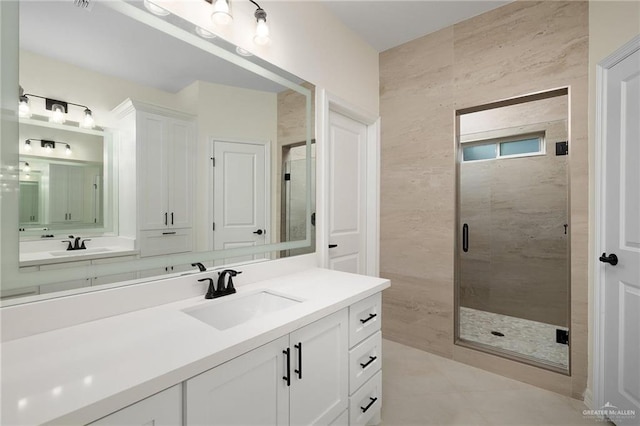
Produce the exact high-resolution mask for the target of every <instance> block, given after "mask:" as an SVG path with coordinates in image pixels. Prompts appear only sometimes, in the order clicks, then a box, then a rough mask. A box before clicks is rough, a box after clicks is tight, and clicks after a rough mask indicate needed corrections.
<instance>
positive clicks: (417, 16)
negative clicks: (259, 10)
mask: <svg viewBox="0 0 640 426" xmlns="http://www.w3.org/2000/svg"><path fill="white" fill-rule="evenodd" d="M511 1H512V0H509V1H504V0H503V1H485V0H465V1H457V0H440V1H427V0H416V1H403V0H398V1H395V0H394V1H391V0H386V1H371V0H347V1H336V0H326V1H324V4H325V5H326V6H327V8H329V10H330V11H331V12H332V13H333V14H334V15H336V16H337V17H338V18H339V19H340V20H341V21H342V22H344V24H345V25H346V26H347V27H349V28H351V29H352V30H353V31H354V32H356V33H357V34H359V35H360V36H361V37H362V38H363V39H364V40H365V41H366V42H367V43H368V44H370V45H371V46H373V48H374V49H376V50H377V51H378V52H384V51H385V50H387V49H391V48H392V47H395V46H399V45H401V44H403V43H406V42H408V41H411V40H414V39H416V38H419V37H422V36H424V35H426V34H430V33H432V32H435V31H438V30H440V29H442V28H445V27H448V26H449V25H453V24H456V23H458V22H461V21H464V20H466V19H469V18H472V17H474V16H477V15H480V14H482V13H484V12H488V11H489V10H492V9H496V8H498V7H500V6H504V5H505V4H507V3H511Z"/></svg>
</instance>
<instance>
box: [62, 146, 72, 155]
mask: <svg viewBox="0 0 640 426" xmlns="http://www.w3.org/2000/svg"><path fill="white" fill-rule="evenodd" d="M64 153H65V154H66V155H71V145H69V144H67V147H66V148H65V149H64Z"/></svg>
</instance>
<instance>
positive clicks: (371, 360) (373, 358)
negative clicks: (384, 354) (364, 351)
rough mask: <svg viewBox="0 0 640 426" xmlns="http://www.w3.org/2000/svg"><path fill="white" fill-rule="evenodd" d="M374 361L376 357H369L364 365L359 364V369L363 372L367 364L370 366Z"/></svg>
mask: <svg viewBox="0 0 640 426" xmlns="http://www.w3.org/2000/svg"><path fill="white" fill-rule="evenodd" d="M376 359H378V357H377V356H370V357H369V361H367V362H365V363H360V367H362V369H363V370H364V369H365V368H367V367H368V366H369V364H371V363H372V362H373V361H375V360H376Z"/></svg>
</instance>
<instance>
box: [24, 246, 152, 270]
mask: <svg viewBox="0 0 640 426" xmlns="http://www.w3.org/2000/svg"><path fill="white" fill-rule="evenodd" d="M94 249H98V250H101V249H104V250H105V251H100V252H92V251H91V248H89V249H88V251H85V250H69V251H68V252H66V251H65V250H64V249H63V250H59V252H61V251H65V254H64V255H59V256H54V255H52V254H51V252H46V251H42V252H33V253H20V267H25V266H36V265H51V264H55V263H66V262H79V261H82V260H94V259H105V258H112V257H121V256H133V255H136V254H138V253H139V252H140V251H139V250H134V249H131V248H123V247H119V246H105V247H99V248H94Z"/></svg>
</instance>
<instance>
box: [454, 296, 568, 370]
mask: <svg viewBox="0 0 640 426" xmlns="http://www.w3.org/2000/svg"><path fill="white" fill-rule="evenodd" d="M557 329H561V330H568V329H567V328H565V327H560V326H556V325H552V324H545V323H542V322H537V321H531V320H525V319H522V318H516V317H510V316H507V315H501V314H494V313H492V312H484V311H479V310H477V309H471V308H465V307H460V338H462V339H464V340H467V341H471V342H477V343H482V344H485V345H490V346H493V347H496V348H499V349H504V350H507V351H510V352H515V353H518V354H521V355H524V356H526V357H528V358H534V359H536V360H538V361H540V362H544V363H547V364H551V365H553V366H555V367H559V368H564V369H566V368H568V367H569V345H563V344H561V343H557V342H556V330H557ZM492 332H497V333H501V334H503V335H504V336H499V335H495V334H492Z"/></svg>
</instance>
